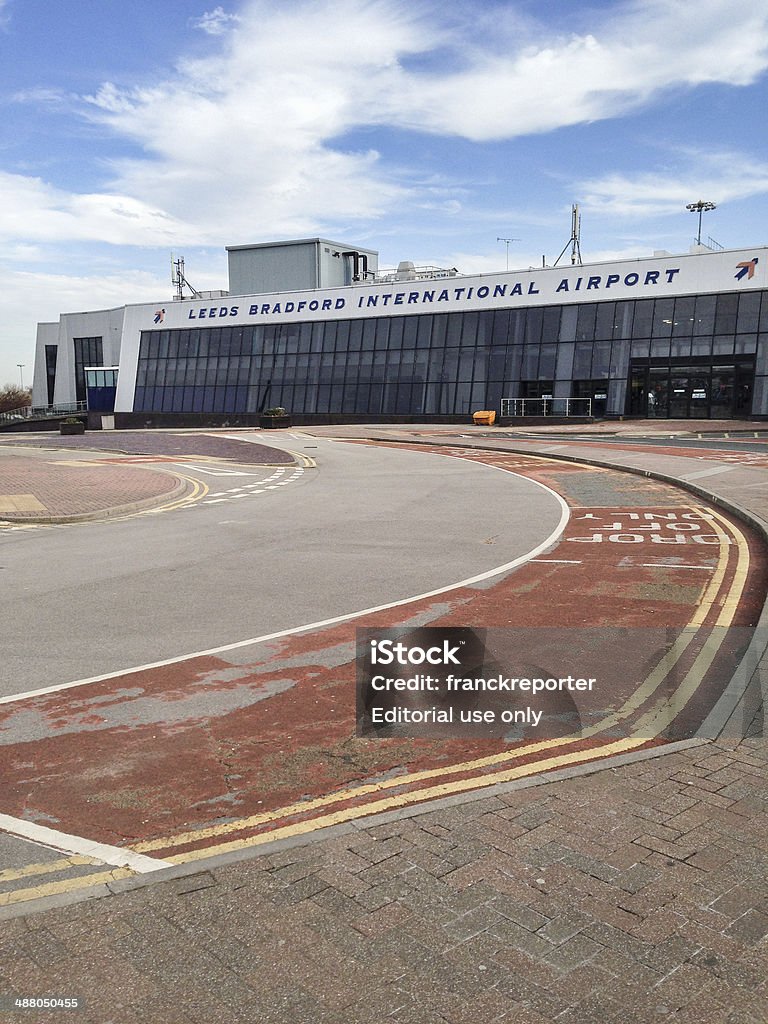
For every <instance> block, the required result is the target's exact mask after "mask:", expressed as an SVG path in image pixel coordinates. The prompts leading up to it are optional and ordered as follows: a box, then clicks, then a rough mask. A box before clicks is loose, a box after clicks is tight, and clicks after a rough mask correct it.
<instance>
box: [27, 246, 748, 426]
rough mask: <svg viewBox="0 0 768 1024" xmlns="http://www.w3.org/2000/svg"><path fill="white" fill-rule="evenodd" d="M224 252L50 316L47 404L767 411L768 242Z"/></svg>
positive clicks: (253, 418) (124, 420) (199, 409)
mask: <svg viewBox="0 0 768 1024" xmlns="http://www.w3.org/2000/svg"><path fill="white" fill-rule="evenodd" d="M228 256H229V289H228V290H227V291H221V292H215V293H204V294H203V295H199V294H198V295H196V296H195V297H194V298H191V299H187V298H184V299H168V300H166V301H159V302H156V303H151V304H146V303H145V304H140V305H128V306H124V307H121V308H118V309H111V310H99V311H93V312H84V313H67V314H62V316H61V317H60V319H59V321H58V323H46V324H40V325H39V326H38V335H37V350H36V356H35V375H34V384H33V404H34V405H39V406H44V405H53V404H61V403H67V402H75V401H84V400H86V399H87V400H88V401H89V405H90V407H91V409H99V408H100V409H102V410H104V411H111V408H114V412H115V418H116V425H117V426H128V425H144V424H173V423H179V424H182V423H194V422H198V423H208V424H213V423H217V422H220V423H229V424H233V425H234V424H247V423H257V422H258V417H259V414H260V413H262V412H263V411H264V410H265V409H266V408H269V407H276V406H282V407H285V408H286V409H287V410H288V412H289V413H290V414H291V415H292V416H293V417H294V422H299V423H301V422H313V421H314V422H317V421H331V422H332V421H339V420H344V419H350V420H369V421H382V420H388V419H406V418H408V419H414V420H418V419H433V420H434V419H445V420H451V419H458V420H462V421H466V420H467V418H468V417H469V416H470V415H471V413H472V412H474V411H476V410H480V409H495V410H497V412H501V411H502V402H504V403H505V406H504V408H505V409H506V411H509V410H510V408H511V409H512V410H513V411H517V412H521V411H524V412H526V413H532V414H537V413H539V414H540V413H541V411H542V409H543V408H544V400H547V401H548V403H549V411H554V412H557V411H558V410H562V408H563V405H562V401H563V400H565V399H578V400H585V399H589V400H590V403H589V404H587V403H585V402H582V403H581V404H579V402H576V403H573V404H572V408H571V411H576V412H580V411H581V412H583V411H586V410H587V409H588V408H589V409H590V410H591V413H592V414H593V415H596V416H609V417H618V416H636V417H656V418H659V417H661V418H686V417H696V418H716V419H724V418H734V419H738V418H750V417H768V250H767V249H766V248H765V247H756V248H751V249H739V250H722V251H716V252H715V251H710V250H707V249H704V248H703V247H698V248H697V249H696V250H695V251H693V252H691V253H689V254H685V255H671V254H669V253H656V254H654V256H653V257H651V258H648V259H637V260H626V261H619V262H611V263H594V264H589V265H584V266H579V265H574V266H571V265H568V266H558V267H542V268H540V269H535V268H532V269H529V270H524V271H507V272H500V273H494V274H483V275H473V276H461V275H459V274H458V273H457V272H456V271H455V270H439V269H438V268H415V267H413V265H412V264H401V265H400V267H399V268H398V270H397V271H396V272H392V273H389V274H380V273H379V272H378V257H377V253H376V252H375V251H373V250H368V249H363V248H361V247H359V246H348V245H344V244H340V243H336V242H331V241H329V240H327V239H320V238H315V239H298V240H294V241H289V242H278V243H268V244H264V245H251V246H233V247H229V248H228ZM99 370H101V372H99ZM520 399H527V400H529V401H528V402H526V404H525V405H522V404H520V403H518V404H517V405H513V406H509V405H508V404H507V403H508V402H509V401H510V400H520ZM534 400H539V401H538V403H537V401H534ZM558 402H559V403H560V404H559V405H558Z"/></svg>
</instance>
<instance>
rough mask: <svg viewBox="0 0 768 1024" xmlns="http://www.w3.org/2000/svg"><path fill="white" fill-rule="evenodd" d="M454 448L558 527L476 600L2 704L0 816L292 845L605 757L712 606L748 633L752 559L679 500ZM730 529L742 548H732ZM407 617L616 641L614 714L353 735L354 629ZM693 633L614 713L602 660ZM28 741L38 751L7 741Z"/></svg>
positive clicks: (647, 709)
mask: <svg viewBox="0 0 768 1024" xmlns="http://www.w3.org/2000/svg"><path fill="white" fill-rule="evenodd" d="M416 450H424V449H423V448H419V449H416ZM454 454H455V455H456V456H458V457H461V458H470V459H480V460H482V461H483V462H487V463H490V464H491V465H495V466H498V467H500V468H504V469H508V470H511V471H513V472H515V473H522V474H525V475H528V476H530V477H532V478H534V479H536V480H538V481H540V482H542V483H544V484H546V485H547V486H549V487H551V488H553V489H554V490H556V491H557V492H558V493H560V494H561V495H563V496H564V498H565V499H566V501H567V502H568V504H569V505H570V507H571V509H572V518H571V521H570V523H569V525H568V527H567V530H566V533H565V535H564V536H563V538H562V539H561V541H560V543H559V544H558V545H557V547H556V548H555V549H553V550H551V551H549V552H547V553H545V554H543V555H541V556H540V560H538V561H533V562H529V563H528V564H526V565H524V566H522V567H520V568H518V569H517V570H516V571H514V572H513V573H511V574H509V575H507V576H506V577H501V578H499V579H498V580H496V581H491V584H490V585H488V584H486V585H484V586H483V587H481V588H475V587H467V588H463V589H458V590H455V591H452V592H450V593H449V594H447V595H441V596H440V597H438V598H433V599H429V600H425V601H421V602H417V603H414V604H411V605H408V606H407V607H406V608H403V607H398V608H394V609H392V610H390V611H388V612H379V613H376V614H374V615H370V616H368V617H366V618H365V619H358V620H355V621H353V622H347V623H342V624H339V625H337V626H333V627H329V628H326V629H323V630H320V631H314V632H311V633H305V634H302V635H297V636H291V637H287V638H285V639H283V640H281V641H272V642H271V643H270V644H269V645H268V646H267V645H262V646H259V647H255V648H254V652H255V657H254V661H253V662H252V663H251V664H248V665H242V664H240V665H233V664H231V663H229V662H227V661H226V658H225V657H220V658H217V657H210V656H208V657H204V658H195V659H192V660H189V661H185V662H180V663H178V664H174V665H169V666H166V667H164V668H160V669H152V670H149V671H140V672H135V673H130V674H126V675H124V676H122V677H119V678H113V679H110V680H106V681H104V682H99V683H93V684H88V685H87V686H84V687H83V688H82V689H74V690H68V691H63V692H60V693H55V694H51V695H42V696H38V697H33V698H28V699H25V700H24V701H23V702H21V703H19V704H13V703H11V704H6V705H4V706H3V707H2V708H0V743H1V744H2V745H0V771H1V772H2V776H3V779H4V787H3V788H4V800H3V808H2V810H3V812H4V813H6V814H10V815H13V816H15V817H19V818H25V819H30V820H40V821H46V822H47V823H49V824H51V823H53V827H55V828H58V829H61V830H62V831H65V832H70V833H73V834H76V835H87V836H88V837H89V838H92V839H96V840H99V841H102V842H106V843H111V844H118V845H120V844H123V843H126V844H127V845H129V846H130V847H131V848H132V849H134V850H137V851H140V852H147V853H150V854H151V855H152V856H157V857H161V858H164V859H177V860H186V859H189V858H195V857H199V856H201V855H202V853H204V852H211V851H222V850H227V849H232V848H234V847H237V846H238V845H245V844H248V843H250V842H252V841H253V840H254V837H257V836H265V835H266V834H267V833H269V834H270V835H283V834H292V833H293V832H295V831H307V830H309V829H311V828H314V827H316V826H317V825H319V824H328V823H331V822H334V821H337V820H348V819H350V818H354V817H359V816H360V815H361V814H365V813H372V812H373V811H376V810H384V809H388V808H390V807H394V806H406V805H409V804H412V803H414V802H418V801H421V800H424V799H427V798H429V797H433V796H441V795H446V793H449V792H465V791H467V790H469V789H472V788H476V787H478V786H486V785H490V784H492V783H493V782H495V781H500V780H503V779H507V778H512V777H522V776H524V775H526V774H530V773H531V772H533V771H537V770H539V769H540V768H546V767H551V768H557V767H562V766H563V765H564V764H565V765H568V764H570V765H575V764H579V763H583V762H584V761H586V760H589V759H591V758H594V757H600V756H604V755H605V754H606V753H611V752H615V751H616V743H617V742H620V741H621V740H623V739H625V738H626V737H627V735H628V733H631V729H630V726H631V725H632V723H634V724H635V725H637V723H638V721H639V720H641V719H642V717H643V716H644V715H645V716H646V718H648V716H649V715H650V716H651V720H652V723H653V721H654V719H653V714H651V711H652V709H654V708H655V709H656V711H655V712H654V713H655V714H658V713H660V712H659V711H658V708H659V706H660V704H663V701H664V700H665V699H666V698H668V697H669V696H670V694H671V693H672V692H673V691H675V689H676V687H677V686H678V684H679V683H680V677H681V676H683V675H684V674H685V673H686V672H687V671H688V670H689V669H691V668H692V667H693V663H694V657H695V656H696V655H697V654H698V652H699V651H700V650H701V649H702V644H705V643H706V641H707V639H708V638H709V637H711V636H712V635H713V634H712V628H713V627H714V626H715V624H716V623H720V624H722V622H723V621H724V620H723V616H724V615H725V614H726V611H727V610H728V607H729V605H730V604H733V605H734V607H733V609H732V614H730V615H728V616H727V624H728V625H733V626H744V627H747V626H751V625H754V623H755V622H756V620H757V617H758V615H759V613H760V610H761V609H762V605H763V601H764V598H765V586H764V575H765V573H764V568H765V555H764V552H763V548H762V545H761V544H760V543H759V542H758V541H757V540H756V538H755V536H753V535H752V534H751V532H750V531H748V530H746V529H745V527H743V526H742V525H739V526H738V527H736V528H735V527H733V526H731V525H728V524H727V523H726V522H724V521H723V520H722V519H720V518H719V515H720V514H719V513H716V512H714V511H713V510H708V509H706V508H704V507H703V506H702V504H701V502H698V501H697V500H696V499H694V498H693V497H692V496H691V495H688V494H686V493H685V492H683V491H680V490H678V489H675V488H672V487H669V486H667V485H666V484H662V483H656V482H651V481H648V480H644V479H640V478H637V477H628V476H626V475H624V474H617V473H614V472H610V471H606V470H601V469H590V468H586V467H583V466H577V465H564V464H559V463H556V462H553V461H551V460H546V459H539V458H533V459H531V458H526V457H521V456H518V455H514V454H504V453H495V454H494V453H489V452H468V451H462V450H459V449H457V450H456V451H455V453H454ZM94 472H102V469H99V470H95V471H94ZM131 472H134V470H131ZM739 532H740V533H741V534H742V535H744V537H745V538H746V539H745V540H744V541H742V542H741V543H739ZM747 549H748V551H749V563H750V564H749V570H748V572H747V571H746V570H745V566H744V560H745V558H746V553H747ZM504 560H505V559H504V556H503V553H502V552H500V555H499V562H500V563H501V562H503V561H504ZM742 576H743V578H742ZM734 595H735V597H734ZM697 616H698V619H697ZM406 618H408V619H413V620H416V619H418V621H419V623H421V624H424V623H428V624H429V625H433V626H437V625H440V626H449V625H461V626H470V627H475V628H478V629H485V630H489V631H492V630H494V629H503V630H510V629H515V628H525V629H530V628H533V627H537V628H542V627H557V628H558V629H578V630H584V629H588V628H595V627H604V626H605V625H606V624H609V625H610V626H611V627H612V628H619V629H621V628H626V629H627V632H626V633H625V634H623V640H622V643H623V645H624V646H623V647H622V649H621V651H620V653H619V652H617V650H616V643H617V641H616V639H615V637H609V639H608V641H606V642H607V643H608V644H609V647H608V650H607V651H606V650H603V652H602V653H601V654H600V655H599V656H598V660H597V664H599V665H601V666H602V669H603V671H604V672H606V673H608V672H610V670H611V668H613V670H614V673H615V680H614V683H613V684H612V687H611V698H612V703H611V706H610V707H609V706H607V705H605V704H603V705H601V706H600V707H599V709H597V710H599V711H600V716H601V717H606V716H608V715H610V714H612V713H614V712H615V711H616V708H617V707H618V708H620V707H621V704H622V702H629V704H630V707H629V708H628V709H627V710H626V711H625V712H624V713H623V715H622V717H621V727H622V728H621V730H620V731H619V733H618V734H617V733H616V730H615V729H613V730H611V729H607V730H601V729H600V728H596V729H587V730H586V733H585V735H584V736H583V737H582V738H581V739H579V740H571V739H568V738H567V737H564V736H562V735H560V736H559V738H558V737H557V736H556V735H555V736H553V737H545V738H544V739H543V740H541V741H538V742H537V736H536V734H535V733H533V732H529V733H528V734H527V735H524V736H523V737H522V738H521V740H519V741H517V742H516V743H507V742H504V741H500V740H483V739H476V738H472V737H469V738H462V739H453V740H445V739H440V740H434V739H433V740H430V739H412V738H408V737H404V736H399V735H396V736H393V737H391V738H385V739H369V738H362V737H357V736H356V735H355V724H356V723H355V708H354V700H353V694H354V687H355V665H354V640H355V628H356V627H362V626H375V627H388V626H394V625H400V624H402V623H403V621H404V620H405V619H406ZM691 621H693V622H694V624H695V625H696V627H697V628H699V629H700V635H698V634H697V639H696V641H695V642H694V644H693V645H692V646H691V648H690V650H688V651H686V652H684V653H683V654H681V656H680V659H679V663H678V666H677V668H678V676H677V677H675V678H672V679H671V680H667V681H665V682H664V684H663V686H661V687H659V688H656V689H652V690H651V691H649V692H648V693H647V694H646V695H645V696H644V697H643V699H642V700H638V702H637V705H636V706H634V705H632V695H633V693H634V692H635V691H636V690H637V689H638V687H639V686H640V685H641V683H642V682H643V677H642V676H641V675H637V674H633V675H623V676H622V673H621V671H619V672H618V674H616V668H617V666H618V667H619V669H620V668H621V666H622V665H627V664H633V665H638V664H639V665H641V666H644V667H645V668H646V669H647V670H648V672H649V673H650V672H652V670H653V666H654V665H655V664H656V663H657V662H658V660H659V657H660V653H659V652H660V648H659V646H658V645H659V636H660V635H661V637H662V640H664V639H665V638H666V637H667V634H666V633H665V632H664V631H666V630H671V631H673V633H674V634H675V635H676V634H677V633H678V632H679V631H680V629H682V628H683V627H685V626H686V624H689V623H690V622H691ZM659 631H661V633H659ZM580 636H581V637H582V638H583V634H580ZM563 646H566V645H565V644H564V643H563V642H561V648H562V647H563ZM663 649H664V648H663V644H662V648H661V650H662V651H663ZM617 654H619V656H618V657H617ZM721 655H722V657H723V658H724V659H725V660H724V663H723V664H724V665H725V668H721V669H720V671H719V674H718V673H715V675H713V673H712V672H711V671H709V672H706V673H704V676H703V680H702V685H701V687H697V688H694V689H693V690H692V692H691V693H690V694H688V695H687V696H686V698H685V700H682V699H680V700H679V701H678V704H679V707H678V710H679V717H678V719H677V722H676V727H675V729H676V731H675V730H673V731H672V733H671V734H670V733H669V731H667V732H666V733H665V730H664V728H662V727H661V726H657V725H654V724H650V725H648V726H646V727H645V732H643V733H642V734H641V735H640V736H635V738H634V740H633V741H632V742H631V743H630V744H629V746H628V747H627V749H642V748H643V747H644V746H646V745H648V744H655V743H659V742H662V741H663V740H664V739H669V738H673V739H675V738H680V737H681V736H687V735H690V733H691V731H692V730H693V728H694V726H695V725H696V724H698V723H699V722H700V721H701V720H702V719H703V718H704V717H705V715H706V713H707V712H708V711H709V710H710V709H711V707H712V705H713V703H714V701H715V699H716V697H717V696H718V695H719V692H720V690H721V689H722V687H723V685H724V680H727V679H728V678H729V670H732V667H733V664H732V659H730V660H729V656H728V654H727V652H726V651H725V648H723V651H722V652H718V657H720V656H721ZM611 662H612V663H613V665H612V666H611ZM717 664H718V663H717V662H716V663H715V666H714V668H715V669H717ZM562 668H563V669H565V670H568V668H569V666H568V664H566V663H565V662H564V663H563V665H562ZM588 710H590V709H588ZM591 710H592V711H594V710H595V709H591ZM672 717H673V718H674V715H673V716H672ZM589 722H590V723H591V722H592V720H591V719H590V720H589ZM586 723H587V720H586V719H585V724H586ZM666 724H668V720H667V721H665V725H666ZM30 730H31V731H32V733H33V734H34V735H35V737H36V738H34V739H27V740H26V741H24V742H20V741H19V740H18V739H17V737H19V736H20V735H22V734H27V733H29V731H30ZM617 735H619V737H620V740H619V741H617ZM627 742H629V741H627ZM537 765H538V767H536V766H537Z"/></svg>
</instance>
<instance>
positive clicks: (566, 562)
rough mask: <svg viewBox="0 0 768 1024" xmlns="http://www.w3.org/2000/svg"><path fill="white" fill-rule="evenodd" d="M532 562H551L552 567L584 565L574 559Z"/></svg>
mask: <svg viewBox="0 0 768 1024" xmlns="http://www.w3.org/2000/svg"><path fill="white" fill-rule="evenodd" d="M531 561H532V562H551V563H552V565H581V564H582V563H581V562H579V561H578V560H574V559H572V558H532V559H531Z"/></svg>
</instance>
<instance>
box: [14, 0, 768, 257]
mask: <svg viewBox="0 0 768 1024" xmlns="http://www.w3.org/2000/svg"><path fill="white" fill-rule="evenodd" d="M0 2H1V0H0ZM604 10H606V11H608V12H609V13H608V14H607V16H605V15H603V16H602V18H603V20H602V21H600V20H598V18H599V16H600V15H599V12H597V11H595V12H589V11H583V12H582V13H581V17H580V20H581V21H582V22H590V24H591V31H584V32H580V33H578V34H571V35H566V34H564V33H558V32H553V31H552V30H551V29H550V28H548V27H546V26H544V25H541V24H537V23H536V22H533V21H531V20H530V19H529V20H527V21H525V22H524V23H521V21H520V19H519V18H517V17H516V15H515V11H514V8H513V7H511V6H510V5H508V4H503V3H499V4H497V5H496V6H495V7H492V8H489V9H487V10H485V9H484V10H483V13H482V18H481V19H480V21H479V24H480V26H481V27H480V28H476V27H474V25H473V19H472V17H470V16H469V15H468V14H467V13H466V12H464V13H463V14H462V13H461V12H459V13H456V12H451V11H450V9H449V11H448V13H445V12H444V10H443V8H440V7H438V6H437V2H436V0H422V3H421V4H420V5H418V4H414V3H412V2H410V0H408V2H406V0H312V2H309V0H302V2H293V3H289V2H286V3H283V4H279V5H276V4H273V3H268V2H266V0H249V2H246V3H245V4H244V5H243V6H242V7H241V8H240V9H239V11H238V14H237V15H236V16H235V15H231V14H227V12H226V11H225V10H224V9H223V8H222V7H216V8H215V9H214V10H212V11H210V12H207V13H206V14H204V15H203V16H202V17H201V18H200V19H199V20H198V24H199V27H201V28H203V29H204V31H206V32H208V34H209V35H215V36H216V37H217V38H216V40H215V43H214V42H213V41H212V42H211V47H212V48H214V49H215V52H212V53H211V55H210V56H208V57H206V58H203V59H185V60H182V61H180V62H179V64H178V66H177V67H176V69H175V70H174V71H173V72H172V73H169V74H168V75H166V76H165V78H163V77H162V76H157V75H155V76H153V79H152V81H151V83H150V84H147V85H146V86H145V87H143V88H142V87H139V88H134V89H123V88H121V87H119V86H118V85H116V84H114V83H105V84H104V85H103V86H102V87H101V88H100V89H99V90H98V92H97V93H96V94H95V95H93V96H90V97H85V100H86V103H87V107H88V110H89V116H90V118H91V119H92V120H94V121H96V122H98V123H99V124H100V126H102V127H106V128H108V129H109V130H110V131H111V132H113V133H114V134H115V136H117V137H118V138H119V139H120V140H121V141H123V142H125V141H130V142H131V143H133V144H134V145H135V146H136V147H137V148H138V149H140V150H141V153H142V155H141V156H140V157H137V158H134V159H132V160H127V159H121V160H116V161H114V162H113V163H112V165H111V166H112V180H111V181H110V182H109V183H108V184H107V185H106V186H105V188H104V191H103V193H96V192H94V193H92V194H90V195H82V196H79V195H74V194H71V193H66V192H64V191H63V190H57V189H56V188H54V187H53V186H52V185H50V184H48V183H45V182H43V181H40V180H38V179H35V178H24V177H22V176H19V175H17V176H10V175H9V176H6V178H7V180H6V182H5V183H6V184H8V185H9V186H10V193H9V196H10V203H8V202H7V201H6V202H5V203H4V206H5V209H3V210H2V211H0V235H1V236H2V237H6V238H22V239H26V238H31V239H32V240H36V239H38V238H41V237H43V236H44V235H45V233H46V232H51V233H52V234H53V237H54V238H58V239H63V238H66V237H70V238H74V239H82V238H98V239H101V240H103V241H109V242H113V243H117V244H126V243H132V244H141V245H152V244H157V245H169V244H173V245H181V244H185V245H186V244H214V243H215V244H221V242H222V240H226V241H230V242H237V241H242V242H247V241H252V240H254V239H264V238H268V237H277V236H281V235H283V236H284V235H300V234H310V233H319V232H331V231H333V232H334V233H341V232H347V231H352V230H355V227H354V226H355V225H356V224H359V223H370V222H371V221H373V220H375V219H377V218H379V217H382V216H383V215H385V214H392V213H393V212H397V213H398V215H400V216H401V217H403V218H407V216H408V211H409V210H416V209H418V207H419V206H420V205H422V206H423V204H424V203H427V204H429V203H432V202H434V201H435V196H434V194H433V193H432V192H431V191H430V188H429V186H428V185H425V184H424V182H421V181H419V180H417V178H414V180H409V169H408V168H407V167H398V168H397V169H394V168H390V166H389V165H388V164H387V163H386V162H385V161H384V160H383V159H382V158H381V156H380V154H379V153H378V152H377V151H376V150H375V149H373V148H370V147H366V146H365V144H361V143H358V144H354V145H353V144H352V143H350V142H349V141H348V139H349V136H350V133H352V132H356V133H358V134H357V136H356V138H364V134H365V131H366V130H367V129H370V128H380V127H382V126H383V127H386V128H395V129H412V130H414V131H417V132H421V133H435V134H440V135H447V136H452V135H454V136H463V137H464V138H466V139H470V140H474V141H487V140H499V139H511V138H515V137H517V136H521V135H525V134H531V133H540V132H546V131H552V130H554V129H557V128H560V127H564V126H568V125H575V124H579V123H583V122H587V121H590V120H595V119H604V118H611V117H617V116H620V115H622V114H624V113H626V112H628V111H630V110H633V109H635V108H637V107H639V106H640V105H643V104H647V103H649V102H652V101H654V100H657V99H658V98H659V97H661V96H662V95H663V94H665V93H666V91H668V90H670V89H672V88H690V87H694V86H697V85H700V84H702V83H706V82H721V83H726V84H729V85H733V86H742V85H746V84H748V83H750V82H753V81H754V80H755V78H756V77H757V76H758V75H759V74H761V73H762V72H763V71H764V69H765V68H766V66H768V12H767V11H766V10H765V9H764V7H763V5H758V4H753V5H751V6H749V5H743V6H741V5H740V6H737V7H734V5H733V4H732V3H731V2H729V0H698V2H697V3H696V4H695V5H694V4H693V3H692V2H688V0H686V2H679V3H673V4H669V3H668V2H665V0H635V2H633V3H629V4H626V3H625V4H615V5H608V6H606V7H605V8H604ZM235 17H236V18H237V19H238V20H237V21H235V20H234V19H235ZM451 19H453V20H451ZM592 22H594V24H592ZM203 23H205V25H204V24H203ZM206 26H207V27H206ZM224 27H226V28H227V31H226V32H225V33H223V32H222V31H220V30H223V28H224ZM494 29H495V31H494ZM44 98H45V97H44ZM47 99H49V100H53V99H55V97H53V96H51V97H47ZM417 177H418V176H417ZM587 184H592V185H593V186H594V187H592V188H591V189H589V190H588V191H589V195H590V197H591V201H594V202H595V203H603V204H604V205H605V204H606V203H609V202H610V200H609V199H606V198H605V197H606V196H610V195H611V194H614V195H618V193H619V192H620V191H621V188H623V185H624V182H622V181H621V180H620V179H615V181H614V182H613V184H614V185H615V188H613V192H612V183H611V181H610V180H609V179H605V180H604V181H602V182H594V183H587ZM642 185H643V182H642V181H641V180H640V179H635V182H634V187H635V189H636V190H637V194H638V195H639V190H640V189H641V186H642ZM648 186H649V188H650V189H651V190H652V188H653V183H652V181H650V180H649V182H648ZM652 200H653V196H652V195H649V199H648V201H649V202H651V201H652ZM669 201H670V202H671V199H670V200H669ZM439 202H440V208H439V210H438V213H443V214H448V215H452V216H454V217H459V216H461V214H462V211H463V212H464V213H466V210H467V209H468V208H469V206H471V203H468V202H467V201H466V197H465V196H463V195H462V194H461V193H460V191H459V190H458V189H456V191H455V192H454V193H453V194H450V192H449V194H446V195H444V196H441V198H440V200H439ZM614 202H618V199H615V200H614ZM459 203H460V204H461V207H459V205H458V204H459ZM9 205H10V206H11V207H12V208H11V209H10V210H9V209H8V206H9Z"/></svg>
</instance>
